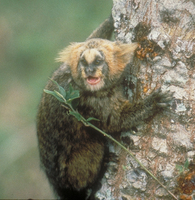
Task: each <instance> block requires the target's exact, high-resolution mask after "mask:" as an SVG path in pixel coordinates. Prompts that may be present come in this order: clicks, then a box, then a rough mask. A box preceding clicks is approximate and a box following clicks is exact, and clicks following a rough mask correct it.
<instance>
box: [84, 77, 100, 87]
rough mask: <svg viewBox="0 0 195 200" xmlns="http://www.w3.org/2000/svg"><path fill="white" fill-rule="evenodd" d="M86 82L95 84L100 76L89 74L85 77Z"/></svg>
mask: <svg viewBox="0 0 195 200" xmlns="http://www.w3.org/2000/svg"><path fill="white" fill-rule="evenodd" d="M87 82H88V83H89V84H91V85H96V84H97V83H99V82H100V78H99V77H93V76H89V77H88V78H87Z"/></svg>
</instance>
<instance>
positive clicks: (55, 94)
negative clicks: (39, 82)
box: [43, 89, 64, 102]
mask: <svg viewBox="0 0 195 200" xmlns="http://www.w3.org/2000/svg"><path fill="white" fill-rule="evenodd" d="M43 91H44V92H45V93H47V94H51V95H53V96H54V97H55V98H56V99H58V101H60V102H64V99H63V96H60V94H59V93H58V92H57V91H55V90H54V91H50V90H46V89H44V90H43Z"/></svg>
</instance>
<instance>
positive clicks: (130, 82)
mask: <svg viewBox="0 0 195 200" xmlns="http://www.w3.org/2000/svg"><path fill="white" fill-rule="evenodd" d="M112 15H113V19H114V26H115V37H116V40H120V41H122V42H125V43H129V42H138V43H139V44H140V45H139V48H138V50H137V51H136V54H135V59H134V61H133V63H132V64H131V66H130V72H129V74H128V76H127V78H126V80H125V81H124V87H125V91H126V93H127V95H128V98H129V100H130V101H138V100H139V99H142V98H144V97H145V96H147V95H149V94H150V93H151V92H152V91H153V90H154V89H157V88H159V87H161V88H162V90H163V91H167V90H170V91H172V92H174V95H173V96H174V99H173V101H172V105H171V109H170V111H165V112H163V113H159V114H158V115H156V116H155V117H154V118H153V119H151V120H150V121H147V122H146V123H145V124H144V125H142V126H139V127H136V129H135V130H131V131H129V132H128V133H122V137H121V140H122V141H123V140H125V141H129V144H130V143H131V140H133V142H132V143H134V144H133V145H130V146H129V148H130V149H131V151H132V152H133V153H134V155H135V156H136V157H137V158H138V159H139V160H140V161H141V162H142V163H143V164H144V166H146V167H147V169H148V170H150V171H151V172H152V173H153V174H154V175H155V176H156V177H157V178H158V179H159V180H160V181H161V182H162V183H163V184H164V185H165V186H166V187H167V188H168V189H169V190H170V191H171V192H172V193H173V194H175V196H176V197H177V198H178V199H179V198H180V199H187V198H188V199H192V198H193V195H194V198H195V191H194V192H192V191H193V190H195V164H194V163H195V1H194V0H114V2H113V10H112ZM128 137H130V138H131V140H127V138H128ZM124 138H125V139H124ZM125 144H126V143H125ZM113 146H114V148H113V149H114V150H113V151H114V152H116V153H117V155H118V156H119V162H118V163H117V164H116V163H114V162H111V163H110V164H109V168H108V171H107V173H106V174H105V177H104V179H103V180H102V188H101V190H100V191H99V192H98V193H97V197H98V198H99V199H101V200H103V199H107V200H109V199H121V200H126V199H127V200H129V199H156V200H158V199H163V200H166V199H174V198H173V197H172V196H170V194H169V193H167V191H166V190H165V189H163V188H162V187H161V186H160V185H159V184H158V183H157V182H156V181H155V180H154V179H153V178H152V177H151V176H150V175H148V174H147V173H146V172H145V171H144V170H143V169H142V168H141V167H140V166H139V164H137V163H136V162H135V161H134V159H133V158H131V157H130V156H129V155H127V154H126V153H125V152H124V151H123V150H121V148H120V147H118V146H116V145H113ZM186 160H188V161H189V162H191V164H190V165H189V166H188V165H187V162H186ZM185 162H186V164H185V166H184V163H185ZM176 165H182V166H184V167H183V172H182V173H181V172H180V171H178V168H180V170H182V168H181V166H180V167H176Z"/></svg>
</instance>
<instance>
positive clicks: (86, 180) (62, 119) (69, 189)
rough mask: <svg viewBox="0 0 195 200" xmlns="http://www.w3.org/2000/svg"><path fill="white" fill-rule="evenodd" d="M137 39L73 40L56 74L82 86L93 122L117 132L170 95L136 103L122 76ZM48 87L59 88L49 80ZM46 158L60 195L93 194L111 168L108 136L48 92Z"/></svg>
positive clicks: (42, 137)
mask: <svg viewBox="0 0 195 200" xmlns="http://www.w3.org/2000/svg"><path fill="white" fill-rule="evenodd" d="M136 47H137V44H121V43H117V42H111V41H108V40H103V39H90V40H87V41H86V42H83V43H74V44H72V45H70V46H69V47H67V48H66V49H65V50H63V51H62V52H61V53H60V57H59V58H58V60H59V61H60V62H63V65H62V66H61V67H60V68H59V69H57V70H56V71H55V72H54V74H53V76H52V79H53V80H55V81H57V82H58V84H59V85H61V86H62V87H64V88H65V89H68V87H69V84H70V83H71V84H72V86H73V88H75V89H78V90H79V91H80V99H79V105H78V107H77V109H78V111H79V113H80V114H81V115H83V116H84V117H85V118H88V117H95V118H97V119H99V120H100V121H94V123H93V124H94V125H96V126H97V127H99V128H100V129H102V130H104V131H105V132H107V133H109V134H110V135H112V136H114V137H117V136H120V132H121V131H128V130H129V129H131V128H132V127H133V126H136V125H138V124H140V123H143V121H144V120H146V119H148V118H149V117H152V116H153V115H154V114H156V113H157V112H159V111H160V110H163V109H164V108H166V107H167V106H168V102H169V101H170V94H163V93H162V92H161V91H160V90H158V91H156V92H153V93H152V94H151V95H150V96H148V97H147V98H146V99H144V100H143V101H140V102H138V103H136V104H131V103H130V102H129V101H128V100H127V99H126V97H125V95H124V91H123V87H122V81H123V78H124V75H125V72H126V70H127V67H126V66H127V64H128V63H129V62H130V60H131V58H132V56H133V53H134V50H135V48H136ZM46 89H48V90H54V89H57V88H56V86H55V85H54V84H53V82H52V81H49V82H48V84H47V86H46ZM37 133H38V140H39V149H40V157H41V162H42V164H43V167H44V170H45V172H46V174H47V177H48V179H49V181H50V183H51V184H52V185H53V187H54V190H55V191H56V192H57V194H58V195H59V197H60V198H61V199H67V200H69V199H70V200H73V199H87V198H88V191H89V189H92V193H91V195H90V197H89V199H93V197H94V196H93V194H94V193H95V191H96V190H97V189H98V188H97V185H98V182H99V180H100V179H101V178H102V176H103V174H104V172H105V169H106V157H107V156H108V148H107V143H106V139H105V137H104V136H102V134H100V133H98V132H96V131H95V130H93V129H91V128H89V127H85V126H84V125H83V124H82V123H81V122H79V121H77V120H76V119H75V118H74V117H73V116H69V115H67V111H66V109H65V108H64V107H62V106H61V105H60V102H59V101H58V100H57V99H55V98H54V97H52V96H51V95H48V94H43V97H42V100H41V103H40V106H39V111H38V117H37Z"/></svg>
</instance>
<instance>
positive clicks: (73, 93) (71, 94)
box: [66, 84, 80, 102]
mask: <svg viewBox="0 0 195 200" xmlns="http://www.w3.org/2000/svg"><path fill="white" fill-rule="evenodd" d="M79 97H80V95H79V90H74V89H73V87H72V85H71V84H70V85H69V90H68V91H66V100H67V102H71V101H72V100H74V99H77V98H79Z"/></svg>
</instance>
